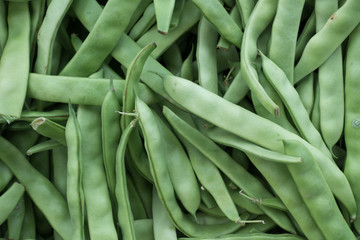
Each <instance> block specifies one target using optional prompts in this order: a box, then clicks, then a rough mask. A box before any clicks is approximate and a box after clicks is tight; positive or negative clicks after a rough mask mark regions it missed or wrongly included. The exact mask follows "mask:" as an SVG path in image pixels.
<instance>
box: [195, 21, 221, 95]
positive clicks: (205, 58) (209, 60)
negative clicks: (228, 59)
mask: <svg viewBox="0 0 360 240" xmlns="http://www.w3.org/2000/svg"><path fill="white" fill-rule="evenodd" d="M217 39H218V33H217V31H216V29H215V28H214V27H213V26H212V24H211V23H210V22H209V21H208V20H207V19H206V18H205V17H202V18H201V19H200V22H199V26H198V38H197V46H196V63H197V65H198V78H199V84H200V86H202V87H203V88H205V89H207V90H209V91H211V92H213V93H215V94H218V77H217V65H216V44H217Z"/></svg>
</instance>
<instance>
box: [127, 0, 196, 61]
mask: <svg viewBox="0 0 360 240" xmlns="http://www.w3.org/2000/svg"><path fill="white" fill-rule="evenodd" d="M167 10H168V9H167ZM183 12H184V14H183V15H182V17H181V19H180V22H179V25H178V26H177V27H176V28H175V29H173V30H171V31H170V32H169V33H168V34H166V35H163V34H161V33H159V32H158V30H157V28H156V26H154V27H153V28H151V29H150V30H149V31H147V32H146V33H145V34H144V35H142V36H141V38H139V40H138V41H137V44H138V45H139V46H141V47H145V46H146V45H148V44H149V43H151V42H156V45H157V48H156V49H155V50H154V51H153V52H152V54H151V56H152V57H153V58H155V59H157V58H158V57H159V56H161V55H162V54H163V53H164V52H165V51H166V49H168V48H169V47H170V45H172V44H173V43H174V42H175V41H176V40H177V39H179V37H180V36H182V35H183V34H184V33H185V32H187V31H189V29H190V28H191V27H192V26H194V25H195V24H196V23H197V22H198V21H199V19H200V11H199V10H198V8H197V7H196V6H195V5H194V4H192V2H191V1H187V2H186V3H185V6H184V11H183ZM120 41H121V40H120Z"/></svg>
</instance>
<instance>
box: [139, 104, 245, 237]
mask: <svg viewBox="0 0 360 240" xmlns="http://www.w3.org/2000/svg"><path fill="white" fill-rule="evenodd" d="M135 106H136V111H137V112H138V113H139V120H140V126H141V129H142V131H143V134H144V137H145V146H146V150H147V153H148V154H149V160H150V169H151V172H152V175H153V176H154V183H155V186H156V189H157V191H158V194H159V198H160V200H161V202H162V203H163V204H164V206H165V208H166V210H167V212H168V213H169V216H170V219H171V220H172V222H173V223H174V225H175V227H176V228H177V229H179V230H180V231H181V232H183V233H184V234H186V235H187V236H199V237H205V236H218V235H221V234H224V233H230V232H232V231H234V230H236V229H237V228H239V227H240V224H234V223H226V224H221V225H215V226H207V225H198V224H196V223H194V222H193V221H192V220H191V219H190V218H189V217H188V216H186V215H184V214H183V212H182V211H181V209H180V207H179V205H178V203H177V201H176V199H175V195H174V189H173V187H172V184H171V180H170V177H169V174H168V172H167V169H166V166H165V165H164V164H163V162H164V161H165V159H164V158H165V155H164V152H163V148H162V146H163V140H162V138H161V134H160V129H159V127H158V126H157V123H156V118H155V117H154V116H153V113H152V111H151V110H150V109H149V108H148V107H147V106H146V104H145V103H144V102H142V101H141V100H140V99H138V98H137V99H136V105H135Z"/></svg>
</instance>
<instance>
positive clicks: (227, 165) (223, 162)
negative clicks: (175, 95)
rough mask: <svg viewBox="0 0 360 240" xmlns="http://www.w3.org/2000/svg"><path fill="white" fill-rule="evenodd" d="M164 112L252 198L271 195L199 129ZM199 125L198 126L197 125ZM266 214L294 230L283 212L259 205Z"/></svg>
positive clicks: (166, 110) (289, 229) (170, 113)
mask: <svg viewBox="0 0 360 240" xmlns="http://www.w3.org/2000/svg"><path fill="white" fill-rule="evenodd" d="M164 114H165V115H166V116H167V119H168V121H169V122H170V124H171V125H172V126H173V127H174V129H175V131H177V133H178V134H181V136H183V137H184V138H185V139H186V140H187V141H189V142H190V143H191V144H193V145H194V146H195V147H196V148H197V149H198V150H199V151H200V152H201V153H202V154H204V155H205V156H206V157H207V158H208V159H209V160H211V161H212V162H213V163H214V164H215V165H216V166H217V167H218V168H219V170H221V171H222V172H223V173H224V174H225V175H226V176H227V177H228V178H229V179H231V181H232V182H234V183H235V185H236V186H238V187H239V188H240V189H242V190H243V191H244V192H246V193H247V194H249V195H250V196H251V197H254V198H263V197H264V198H267V197H273V196H272V194H271V193H270V192H268V191H267V190H266V188H265V187H264V186H263V185H262V183H261V182H260V181H258V179H256V178H255V177H254V176H252V175H251V174H250V173H249V172H247V171H246V170H245V169H244V168H243V167H242V166H241V165H240V164H238V163H237V162H235V161H234V160H233V159H232V158H231V157H230V156H229V155H228V154H227V153H226V152H225V151H223V150H222V149H221V148H220V147H219V146H217V145H216V144H215V143H214V142H212V141H211V140H210V139H209V138H207V137H206V136H205V135H203V134H202V133H201V132H199V130H197V129H195V128H194V127H191V126H190V125H189V124H187V123H186V122H185V121H183V120H182V119H180V118H179V117H178V116H176V115H175V114H174V113H173V112H171V111H170V110H168V109H166V108H165V109H164ZM198 127H199V126H198ZM240 173H241V174H240ZM259 207H260V208H261V209H262V210H263V211H264V212H265V213H266V214H267V215H269V216H270V217H271V218H272V219H273V220H274V221H276V222H277V223H278V224H279V225H280V226H281V227H282V228H284V229H287V230H288V231H294V230H293V229H292V225H291V223H290V222H289V220H288V219H287V217H286V216H285V215H284V214H283V213H279V212H278V211H274V210H273V209H270V208H266V207H264V206H259Z"/></svg>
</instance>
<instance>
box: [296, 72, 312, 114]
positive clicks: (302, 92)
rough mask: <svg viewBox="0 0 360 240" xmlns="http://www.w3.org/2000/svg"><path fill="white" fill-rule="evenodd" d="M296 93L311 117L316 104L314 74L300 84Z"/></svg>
mask: <svg viewBox="0 0 360 240" xmlns="http://www.w3.org/2000/svg"><path fill="white" fill-rule="evenodd" d="M296 91H297V92H298V94H299V97H300V100H301V102H302V104H303V105H304V107H305V109H306V112H307V114H308V115H309V116H310V114H311V110H312V108H313V104H314V73H310V74H309V75H308V76H307V77H306V79H304V81H302V82H301V83H299V84H298V86H297V87H296Z"/></svg>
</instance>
